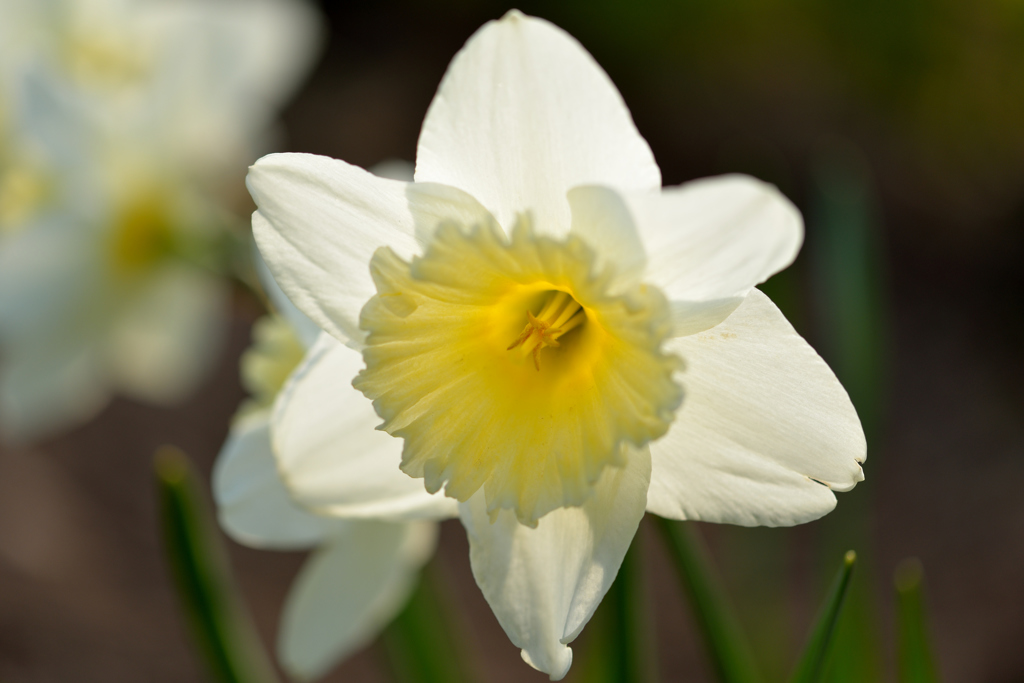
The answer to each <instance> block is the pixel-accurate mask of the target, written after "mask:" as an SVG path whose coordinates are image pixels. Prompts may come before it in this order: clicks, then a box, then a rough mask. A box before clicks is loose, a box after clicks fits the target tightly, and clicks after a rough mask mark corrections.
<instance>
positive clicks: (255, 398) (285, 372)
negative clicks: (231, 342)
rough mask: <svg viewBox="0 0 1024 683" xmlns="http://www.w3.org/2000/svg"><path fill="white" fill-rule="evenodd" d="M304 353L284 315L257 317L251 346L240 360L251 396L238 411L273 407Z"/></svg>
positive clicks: (243, 380) (243, 384) (244, 412)
mask: <svg viewBox="0 0 1024 683" xmlns="http://www.w3.org/2000/svg"><path fill="white" fill-rule="evenodd" d="M305 354H306V349H305V348H304V347H303V346H302V342H300V341H299V338H298V336H296V334H295V331H294V330H293V329H292V326H291V325H289V324H288V322H287V321H286V320H285V319H284V318H282V317H281V316H279V315H277V314H270V315H266V316H263V317H262V318H260V319H259V320H257V321H256V324H255V325H253V327H252V346H250V347H249V348H248V349H246V350H245V353H243V354H242V358H241V361H240V365H241V377H242V386H244V387H245V389H246V391H248V392H249V395H250V396H251V398H250V399H249V400H248V401H247V402H246V403H245V404H244V405H243V406H242V407H241V408H240V409H239V414H241V415H244V414H248V413H250V412H253V411H256V410H264V409H267V408H270V406H271V405H273V403H274V399H275V398H277V394H278V392H279V391H281V387H283V386H284V383H285V381H286V380H287V379H288V376H289V375H290V374H291V373H292V370H294V369H295V368H297V367H298V366H299V363H301V362H302V357H303V356H304V355H305Z"/></svg>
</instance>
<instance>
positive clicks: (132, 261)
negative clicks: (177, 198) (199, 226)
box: [110, 195, 174, 275]
mask: <svg viewBox="0 0 1024 683" xmlns="http://www.w3.org/2000/svg"><path fill="white" fill-rule="evenodd" d="M168 213H169V212H168V207H167V206H166V202H165V201H164V200H162V199H161V198H159V197H154V196H151V195H144V196H142V197H139V198H138V199H135V200H133V201H131V202H129V203H128V204H127V205H126V206H125V207H124V208H122V209H121V211H120V212H118V214H117V216H116V218H115V220H114V225H113V231H112V233H111V238H110V239H111V242H110V250H111V258H112V260H113V265H114V270H115V272H117V273H119V274H121V275H134V274H137V273H139V272H141V271H144V270H146V269H147V268H149V267H150V266H152V265H154V264H155V263H156V262H157V261H159V260H160V259H162V258H163V257H164V256H166V255H167V254H168V253H169V252H170V251H171V249H172V247H173V241H174V231H173V229H172V227H171V224H170V220H169V216H168Z"/></svg>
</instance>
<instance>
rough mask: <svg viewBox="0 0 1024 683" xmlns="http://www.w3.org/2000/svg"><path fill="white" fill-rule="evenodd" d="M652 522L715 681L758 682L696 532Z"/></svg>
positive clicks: (661, 521)
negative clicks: (697, 629) (691, 617)
mask: <svg viewBox="0 0 1024 683" xmlns="http://www.w3.org/2000/svg"><path fill="white" fill-rule="evenodd" d="M654 519H655V520H656V522H657V525H658V528H659V529H660V530H661V533H662V536H663V537H664V539H665V544H666V546H667V547H668V551H669V554H670V556H671V557H672V561H673V563H674V564H675V567H676V571H677V574H678V575H679V580H680V582H681V583H682V585H683V589H684V591H685V592H686V595H687V597H688V598H689V601H690V606H691V608H692V609H693V615H694V618H695V619H696V621H697V626H698V628H699V630H700V632H701V634H702V635H703V638H704V644H705V646H706V647H707V652H708V658H709V659H710V663H711V666H712V668H713V669H714V671H715V674H716V676H717V677H718V680H719V681H721V683H755V682H757V681H760V676H759V675H758V672H757V669H756V668H755V666H754V662H753V659H752V657H751V655H750V649H749V647H748V646H747V643H746V640H745V639H744V638H743V635H742V632H741V631H740V628H739V623H738V621H737V620H736V617H735V615H734V614H733V612H732V609H731V608H730V605H729V603H728V601H727V600H726V597H725V592H724V590H723V589H722V586H721V585H720V583H719V582H718V579H717V576H716V575H715V573H714V571H713V569H712V567H711V560H710V558H709V557H708V553H707V549H706V548H705V547H704V543H703V541H702V539H701V538H700V536H699V535H698V534H697V531H696V529H695V528H694V527H693V526H692V524H687V523H685V522H675V521H672V520H668V519H663V518H661V517H655V518H654Z"/></svg>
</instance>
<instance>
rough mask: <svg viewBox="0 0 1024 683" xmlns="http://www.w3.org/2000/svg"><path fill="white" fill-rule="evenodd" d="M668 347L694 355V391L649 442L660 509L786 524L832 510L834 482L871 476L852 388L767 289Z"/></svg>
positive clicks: (689, 360) (689, 387) (652, 505)
mask: <svg viewBox="0 0 1024 683" xmlns="http://www.w3.org/2000/svg"><path fill="white" fill-rule="evenodd" d="M667 347H668V349H669V350H671V351H674V352H676V353H678V354H679V355H680V356H682V358H683V360H684V361H685V362H686V371H685V372H683V373H682V374H681V375H680V381H681V383H682V385H683V388H684V390H685V392H686V398H685V399H684V400H683V406H682V408H680V410H679V414H678V416H677V417H676V422H675V424H673V425H672V428H671V429H670V430H669V433H668V434H667V435H666V436H665V437H663V438H662V439H660V440H659V441H656V442H654V443H653V444H651V455H652V462H653V472H652V474H651V488H650V491H649V492H648V502H647V508H648V510H650V511H651V512H654V513H657V514H659V515H661V516H663V517H671V518H674V519H696V520H703V521H707V522H725V523H729V524H741V525H744V526H756V525H765V526H788V525H791V524H800V523H803V522H808V521H811V520H813V519H817V518H818V517H821V516H822V515H824V514H825V513H827V512H829V511H830V510H831V509H832V508H833V507H834V506H835V496H834V495H833V493H832V491H833V490H835V491H846V490H849V489H851V488H853V486H854V485H855V484H856V483H857V482H858V481H861V480H862V479H863V478H864V475H863V473H862V471H861V467H860V463H862V462H864V458H865V457H866V445H865V441H864V431H863V429H862V428H861V425H860V420H859V419H858V418H857V413H856V411H855V410H854V408H853V405H852V404H851V403H850V399H849V397H848V396H847V394H846V391H845V390H844V389H843V387H842V385H841V384H839V380H837V379H836V377H835V375H834V374H832V371H831V370H830V369H829V367H828V366H827V365H826V364H825V361H823V360H822V359H821V357H820V356H818V354H817V353H815V351H814V349H812V348H811V347H810V346H809V345H808V344H807V342H806V341H804V340H803V338H801V337H800V335H798V334H797V333H796V331H795V330H794V329H793V327H792V326H791V325H790V324H789V322H788V321H787V320H786V319H785V317H783V315H782V313H781V312H779V309H778V308H776V307H775V304H773V303H772V302H771V300H770V299H768V297H767V296H765V295H764V294H762V293H761V292H760V291H758V290H756V289H755V290H753V291H752V292H751V293H750V294H749V295H748V296H747V298H746V300H745V301H744V302H743V304H742V305H741V306H740V307H739V308H737V309H736V311H735V312H734V313H733V314H732V315H731V316H729V317H728V318H727V319H726V321H725V322H723V323H722V324H721V325H718V326H717V327H714V328H712V329H710V330H708V331H706V332H703V333H701V334H697V335H693V336H690V337H682V338H677V339H673V340H671V341H670V342H669V343H668V344H667Z"/></svg>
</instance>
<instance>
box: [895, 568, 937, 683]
mask: <svg viewBox="0 0 1024 683" xmlns="http://www.w3.org/2000/svg"><path fill="white" fill-rule="evenodd" d="M922 576H923V572H922V570H921V563H920V562H919V561H917V560H913V559H912V560H904V561H903V562H902V563H900V565H899V567H897V568H896V577H895V583H896V595H897V610H896V613H897V617H898V624H899V679H898V680H899V681H900V683H938V680H939V677H938V674H937V673H936V670H935V659H934V657H933V656H932V648H931V644H930V639H929V637H928V629H927V626H926V620H925V610H924V595H923V592H922V590H921V579H922Z"/></svg>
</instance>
